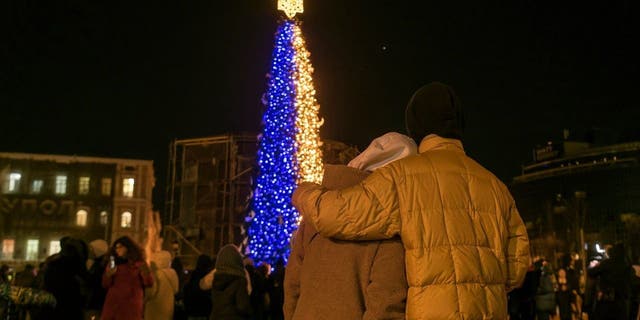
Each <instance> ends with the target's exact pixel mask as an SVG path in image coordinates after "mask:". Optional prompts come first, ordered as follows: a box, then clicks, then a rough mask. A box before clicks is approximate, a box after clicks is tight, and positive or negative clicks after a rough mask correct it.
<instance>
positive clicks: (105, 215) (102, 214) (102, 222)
mask: <svg viewBox="0 0 640 320" xmlns="http://www.w3.org/2000/svg"><path fill="white" fill-rule="evenodd" d="M108 219H109V215H108V213H107V212H106V211H102V212H100V225H103V226H106V225H107V222H108Z"/></svg>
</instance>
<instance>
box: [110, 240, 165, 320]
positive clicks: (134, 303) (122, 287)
mask: <svg viewBox="0 0 640 320" xmlns="http://www.w3.org/2000/svg"><path fill="white" fill-rule="evenodd" d="M109 255H110V257H113V258H112V259H111V258H110V263H109V264H108V265H107V267H106V270H105V272H104V275H103V277H102V286H103V287H105V288H106V289H107V297H106V299H105V302H104V306H103V308H102V319H103V320H111V319H113V320H116V319H117V320H140V319H142V318H143V315H144V313H143V309H144V300H143V298H144V288H147V287H151V286H152V285H153V276H152V275H151V272H150V270H149V266H148V265H147V263H146V262H145V258H144V251H143V250H142V249H141V248H140V247H139V246H138V245H137V244H136V243H135V242H134V241H133V240H132V239H131V238H129V237H127V236H124V237H121V238H118V239H117V240H116V241H115V242H114V243H113V246H112V247H111V250H110V252H109ZM111 261H113V262H111Z"/></svg>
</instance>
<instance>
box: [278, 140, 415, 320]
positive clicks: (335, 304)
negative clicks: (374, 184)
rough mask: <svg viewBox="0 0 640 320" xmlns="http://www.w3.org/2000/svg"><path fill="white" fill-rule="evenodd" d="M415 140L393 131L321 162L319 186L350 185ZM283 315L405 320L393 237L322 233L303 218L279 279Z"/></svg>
mask: <svg viewBox="0 0 640 320" xmlns="http://www.w3.org/2000/svg"><path fill="white" fill-rule="evenodd" d="M416 153H417V147H416V144H415V142H414V141H413V140H412V139H411V138H409V137H407V136H405V135H402V134H399V133H396V132H390V133H387V134H385V135H383V136H381V137H379V138H377V139H375V140H373V142H372V143H371V145H370V146H369V147H368V148H367V149H366V150H365V151H364V152H362V153H361V154H360V155H358V156H357V157H356V158H354V159H353V160H352V161H351V162H350V163H349V166H344V165H326V166H325V171H324V178H323V182H322V185H323V186H324V187H326V188H328V189H339V188H344V187H348V186H352V185H355V184H357V183H359V182H360V181H362V180H364V179H365V178H366V177H367V176H368V175H369V172H370V171H373V170H375V169H377V168H379V167H381V166H383V165H385V164H387V163H389V162H392V161H395V160H398V159H401V158H404V157H406V156H409V155H415V154H416ZM284 294H285V295H284V316H285V319H286V320H291V319H293V320H296V319H304V320H313V319H404V312H405V303H406V298H407V279H406V276H405V272H404V249H403V247H402V243H401V242H400V239H399V238H398V237H396V238H393V239H388V240H380V241H366V242H354V241H340V240H333V239H329V238H326V237H324V236H322V235H320V234H318V231H317V230H316V229H315V227H314V226H313V224H312V223H308V222H307V221H306V220H304V219H303V220H302V222H301V223H300V226H299V228H298V231H297V232H296V234H295V236H294V237H293V239H292V241H291V255H290V256H289V263H288V265H287V272H286V273H285V279H284Z"/></svg>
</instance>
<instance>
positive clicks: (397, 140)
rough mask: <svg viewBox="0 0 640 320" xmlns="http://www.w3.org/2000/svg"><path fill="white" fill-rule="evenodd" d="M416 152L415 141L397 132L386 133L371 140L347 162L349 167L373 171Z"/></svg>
mask: <svg viewBox="0 0 640 320" xmlns="http://www.w3.org/2000/svg"><path fill="white" fill-rule="evenodd" d="M417 153H418V147H417V146H416V142H415V141H413V139H411V138H410V137H408V136H405V135H404V134H400V133H397V132H389V133H386V134H384V135H382V136H380V137H378V138H376V139H374V140H373V141H371V144H369V146H368V147H367V149H365V150H364V151H363V152H362V153H361V154H359V155H358V156H357V157H355V158H353V160H351V161H350V162H349V167H352V168H357V169H360V170H365V171H373V170H376V169H378V168H380V167H383V166H385V165H386V164H388V163H390V162H393V161H396V160H400V159H402V158H404V157H408V156H411V155H415V154H417Z"/></svg>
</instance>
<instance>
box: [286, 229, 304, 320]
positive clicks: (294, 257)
mask: <svg viewBox="0 0 640 320" xmlns="http://www.w3.org/2000/svg"><path fill="white" fill-rule="evenodd" d="M306 224H307V222H306V220H302V222H301V223H300V226H299V227H298V231H296V233H295V235H294V236H293V238H292V239H291V254H290V255H289V262H288V264H287V272H285V274H284V305H283V311H284V318H285V320H289V319H292V318H293V314H294V312H295V310H296V306H297V305H298V298H299V297H300V269H301V268H302V263H303V261H304V229H305V227H306Z"/></svg>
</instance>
